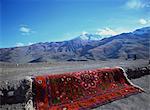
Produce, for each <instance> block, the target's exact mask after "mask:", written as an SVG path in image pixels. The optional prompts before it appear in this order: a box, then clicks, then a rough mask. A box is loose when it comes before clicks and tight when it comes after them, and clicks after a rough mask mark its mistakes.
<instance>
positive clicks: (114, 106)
mask: <svg viewBox="0 0 150 110" xmlns="http://www.w3.org/2000/svg"><path fill="white" fill-rule="evenodd" d="M116 66H120V67H122V68H124V69H125V71H126V72H127V75H128V77H129V78H130V79H131V81H132V82H133V83H134V84H136V85H138V86H140V87H141V88H143V89H144V90H145V92H143V93H141V94H137V95H132V96H130V97H128V98H124V99H121V100H117V101H114V102H112V103H109V104H106V105H103V106H100V107H98V108H95V109H94V110H149V108H150V86H149V85H150V75H149V74H150V73H149V70H150V65H149V61H148V60H142V59H138V60H119V59H118V60H117V59H116V60H108V61H74V62H51V63H32V64H31V63H30V64H13V63H2V62H1V63H0V90H2V89H4V88H5V89H6V90H9V88H11V89H12V88H17V89H18V85H21V84H23V83H22V82H21V81H22V80H23V79H24V78H25V77H26V76H35V75H44V74H57V73H64V72H73V71H81V70H87V69H96V68H104V67H116ZM27 83H28V82H26V83H24V85H21V86H24V87H25V89H26V87H27V86H26V84H27ZM8 86H9V88H8ZM19 87H20V86H19ZM20 91H22V89H20ZM25 92H26V91H24V92H23V93H22V96H18V98H17V100H11V99H10V100H9V101H8V104H2V105H0V109H1V110H23V109H24V106H25V102H26V100H25V99H27V98H26V97H25V96H23V95H24V94H25ZM1 94H2V92H1V91H0V95H1ZM11 94H12V93H11V92H9V95H10V96H11ZM16 94H21V93H16ZM23 98H24V99H23ZM17 101H18V102H17Z"/></svg>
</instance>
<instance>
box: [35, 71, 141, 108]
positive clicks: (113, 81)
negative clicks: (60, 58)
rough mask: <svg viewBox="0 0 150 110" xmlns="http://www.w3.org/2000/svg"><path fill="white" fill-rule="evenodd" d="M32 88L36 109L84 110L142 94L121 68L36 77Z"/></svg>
mask: <svg viewBox="0 0 150 110" xmlns="http://www.w3.org/2000/svg"><path fill="white" fill-rule="evenodd" d="M33 88H34V89H33V92H34V94H35V95H34V106H35V108H36V110H87V109H91V108H95V107H98V106H100V105H103V104H107V103H109V102H111V101H115V100H119V99H122V98H124V97H127V96H130V95H133V94H137V93H141V92H143V90H142V89H141V88H139V87H137V86H135V85H133V84H132V83H131V82H130V81H129V79H128V78H127V77H126V74H125V73H124V71H123V69H121V68H104V69H95V70H85V71H80V72H71V73H64V74H55V75H44V76H36V77H34V79H33Z"/></svg>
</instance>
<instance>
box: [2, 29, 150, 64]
mask: <svg viewBox="0 0 150 110" xmlns="http://www.w3.org/2000/svg"><path fill="white" fill-rule="evenodd" d="M149 50H150V27H145V28H141V29H137V30H135V31H134V32H130V33H122V34H120V35H116V36H112V37H109V38H104V39H102V37H101V36H99V35H95V34H85V35H80V36H78V37H76V38H74V39H72V40H69V41H63V42H45V43H36V44H33V45H30V46H24V47H13V48H1V49H0V61H3V62H13V63H33V62H49V61H87V60H106V59H114V58H123V59H128V58H138V59H147V58H149V55H150V51H149Z"/></svg>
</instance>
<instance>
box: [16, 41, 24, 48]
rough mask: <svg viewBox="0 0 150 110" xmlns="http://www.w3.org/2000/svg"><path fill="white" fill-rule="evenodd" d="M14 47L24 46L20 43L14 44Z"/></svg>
mask: <svg viewBox="0 0 150 110" xmlns="http://www.w3.org/2000/svg"><path fill="white" fill-rule="evenodd" d="M15 46H17V47H20V46H24V43H22V42H18V43H16V45H15Z"/></svg>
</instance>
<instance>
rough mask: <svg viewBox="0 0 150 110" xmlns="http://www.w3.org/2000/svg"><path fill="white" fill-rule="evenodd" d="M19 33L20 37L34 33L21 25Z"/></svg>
mask: <svg viewBox="0 0 150 110" xmlns="http://www.w3.org/2000/svg"><path fill="white" fill-rule="evenodd" d="M19 31H20V32H21V34H22V35H30V34H32V33H35V31H33V30H32V29H31V28H29V26H27V25H21V26H20V28H19Z"/></svg>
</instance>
